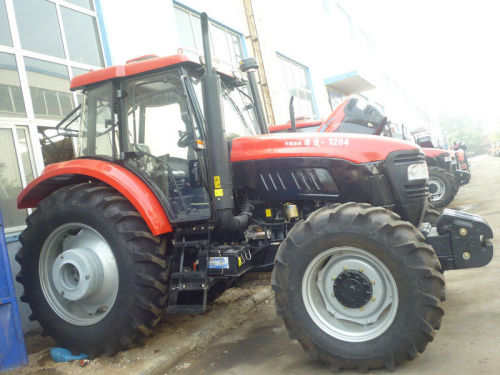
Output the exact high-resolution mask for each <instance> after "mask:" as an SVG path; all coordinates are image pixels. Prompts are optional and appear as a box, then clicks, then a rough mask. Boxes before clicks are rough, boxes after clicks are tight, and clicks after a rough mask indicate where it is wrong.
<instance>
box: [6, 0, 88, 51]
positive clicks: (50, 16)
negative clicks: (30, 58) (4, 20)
mask: <svg viewBox="0 0 500 375" xmlns="http://www.w3.org/2000/svg"><path fill="white" fill-rule="evenodd" d="M14 9H15V12H16V20H17V26H18V28H19V37H20V39H21V46H22V47H23V48H24V49H26V50H28V51H33V52H39V53H43V54H46V55H50V56H55V57H60V58H64V49H63V43H62V37H61V31H60V27H59V21H58V20H57V12H56V6H55V4H54V3H51V2H49V1H47V0H22V1H14ZM82 33H83V30H82Z"/></svg>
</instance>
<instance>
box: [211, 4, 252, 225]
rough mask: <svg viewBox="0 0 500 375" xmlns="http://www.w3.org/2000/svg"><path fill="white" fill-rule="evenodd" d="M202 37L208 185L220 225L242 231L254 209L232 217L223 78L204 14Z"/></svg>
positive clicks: (249, 208)
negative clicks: (214, 59)
mask: <svg viewBox="0 0 500 375" xmlns="http://www.w3.org/2000/svg"><path fill="white" fill-rule="evenodd" d="M201 34H202V40H203V53H204V54H205V73H204V74H203V77H202V79H201V88H202V93H203V105H204V108H205V122H206V127H207V129H206V134H207V156H208V168H209V179H210V181H209V186H210V194H211V196H212V201H213V202H214V207H215V212H216V216H217V220H218V221H219V224H220V225H221V226H222V227H223V228H224V229H227V230H230V231H237V230H242V229H244V228H245V227H246V226H247V225H248V221H249V219H250V217H251V216H252V214H251V209H252V206H251V205H250V204H247V205H244V206H243V208H242V210H243V212H242V213H241V214H240V215H238V216H234V215H233V208H234V201H233V178H232V175H231V170H230V167H229V153H228V149H227V140H226V130H225V128H224V116H223V107H222V89H221V82H220V77H219V75H218V74H217V72H216V71H215V70H214V68H213V66H212V55H211V51H210V39H209V31H208V16H207V14H206V13H202V14H201Z"/></svg>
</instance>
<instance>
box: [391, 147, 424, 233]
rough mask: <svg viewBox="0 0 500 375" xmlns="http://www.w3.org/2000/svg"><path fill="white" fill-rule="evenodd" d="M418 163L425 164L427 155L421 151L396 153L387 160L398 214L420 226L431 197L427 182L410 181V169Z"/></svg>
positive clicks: (392, 153)
mask: <svg viewBox="0 0 500 375" xmlns="http://www.w3.org/2000/svg"><path fill="white" fill-rule="evenodd" d="M416 163H425V155H424V153H423V152H421V151H420V150H412V151H394V152H391V153H390V154H389V155H388V156H387V159H386V167H387V172H388V175H389V178H390V183H391V187H392V189H393V191H394V196H395V200H396V205H397V207H396V212H397V213H398V214H399V215H400V216H401V217H402V218H403V219H404V220H408V221H410V222H411V223H413V224H414V225H418V224H419V222H420V220H421V217H422V214H423V210H424V209H425V206H426V200H427V197H428V195H429V187H428V181H427V180H418V181H409V180H408V167H409V166H410V165H412V164H416Z"/></svg>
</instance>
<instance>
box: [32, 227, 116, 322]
mask: <svg viewBox="0 0 500 375" xmlns="http://www.w3.org/2000/svg"><path fill="white" fill-rule="evenodd" d="M38 272H39V277H40V286H41V288H42V291H43V294H44V296H45V298H46V300H47V303H48V304H49V305H50V307H51V308H52V309H53V310H54V312H55V313H56V314H58V315H59V316H60V317H61V318H62V319H64V320H65V321H67V322H69V323H71V324H75V325H79V326H88V325H92V324H95V323H97V322H99V321H101V320H102V319H104V317H105V316H106V315H107V313H108V312H109V311H111V308H112V307H113V305H114V303H115V300H116V297H117V294H118V287H119V275H118V266H117V263H116V260H115V256H114V254H113V251H112V250H111V247H110V246H109V245H108V243H107V242H106V240H105V239H104V238H103V237H102V236H101V235H100V234H99V232H97V231H96V230H95V229H93V228H91V227H89V226H87V225H85V224H81V223H67V224H63V225H61V226H59V227H57V228H55V229H54V230H53V231H52V233H50V234H49V236H47V239H46V240H45V242H44V244H43V246H42V250H41V252H40V260H39V264H38Z"/></svg>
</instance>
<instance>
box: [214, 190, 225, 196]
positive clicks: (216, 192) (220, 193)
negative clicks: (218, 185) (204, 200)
mask: <svg viewBox="0 0 500 375" xmlns="http://www.w3.org/2000/svg"><path fill="white" fill-rule="evenodd" d="M214 194H215V196H216V197H222V196H224V190H222V189H215V190H214Z"/></svg>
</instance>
